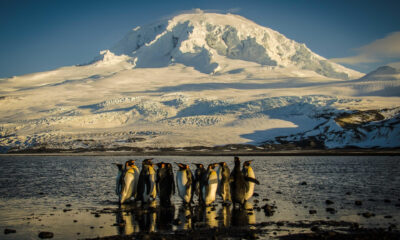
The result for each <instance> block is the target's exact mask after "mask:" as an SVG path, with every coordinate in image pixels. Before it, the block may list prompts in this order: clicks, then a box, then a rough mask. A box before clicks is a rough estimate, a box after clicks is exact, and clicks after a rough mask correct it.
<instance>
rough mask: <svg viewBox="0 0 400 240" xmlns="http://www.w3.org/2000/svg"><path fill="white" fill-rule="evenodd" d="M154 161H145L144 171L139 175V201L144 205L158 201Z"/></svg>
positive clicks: (143, 164) (143, 163)
mask: <svg viewBox="0 0 400 240" xmlns="http://www.w3.org/2000/svg"><path fill="white" fill-rule="evenodd" d="M151 160H152V159H145V160H143V162H142V171H141V172H140V175H139V183H138V200H141V201H142V204H143V203H149V202H152V201H154V200H155V199H156V197H157V189H156V171H155V170H154V164H153V163H152V162H151Z"/></svg>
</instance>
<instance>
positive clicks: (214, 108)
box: [0, 11, 400, 152]
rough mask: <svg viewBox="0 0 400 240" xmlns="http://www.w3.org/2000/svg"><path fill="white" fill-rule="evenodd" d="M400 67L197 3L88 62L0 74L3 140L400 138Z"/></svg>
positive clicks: (151, 144) (105, 143)
mask: <svg viewBox="0 0 400 240" xmlns="http://www.w3.org/2000/svg"><path fill="white" fill-rule="evenodd" d="M399 79H400V78H399V70H398V69H392V68H388V67H384V68H380V69H378V70H376V71H374V72H372V73H370V74H367V75H365V76H363V74H361V73H358V72H356V71H353V70H350V69H347V68H345V67H343V66H340V65H338V64H335V63H332V62H330V61H328V60H326V59H324V58H323V57H321V56H318V55H317V54H315V53H313V52H312V51H311V50H309V49H308V48H307V47H306V46H305V45H304V44H299V43H296V42H295V41H293V40H290V39H287V38H286V37H285V36H283V35H282V34H280V33H278V32H276V31H273V30H271V29H269V28H266V27H262V26H259V25H257V24H255V23H254V22H251V21H249V20H247V19H245V18H243V17H240V16H237V15H232V14H226V15H224V14H216V13H203V12H200V11H198V12H196V13H191V14H182V15H178V16H175V17H173V18H170V19H168V20H162V21H159V22H157V23H155V24H150V25H147V26H143V27H136V28H134V29H133V30H132V31H131V32H130V33H128V34H127V35H126V36H125V37H124V38H123V39H122V40H121V41H120V42H118V43H117V44H116V45H115V46H114V47H111V48H110V49H109V50H104V51H102V52H101V54H100V55H99V56H97V57H96V58H95V59H94V61H92V62H91V63H89V64H84V65H77V66H69V67H63V68H60V69H56V70H53V71H48V72H41V73H33V74H28V75H23V76H17V77H13V78H7V79H0V116H1V117H0V149H1V151H2V152H7V151H8V152H10V151H21V150H25V149H45V150H49V149H64V150H74V149H75V150H76V149H96V150H118V149H121V148H122V149H141V150H143V149H145V150H149V151H150V150H151V151H153V150H154V149H157V148H170V147H174V148H181V147H193V146H205V147H212V146H220V145H229V144H253V145H255V146H257V148H258V149H270V148H271V146H276V145H279V144H289V145H290V144H294V145H295V146H297V145H299V144H298V143H301V144H303V145H304V143H305V142H306V143H307V144H306V145H307V146H308V147H316V146H317V147H327V148H337V147H339V148H341V147H347V146H358V147H399V146H400V132H399V129H400V125H399V124H400V119H399V118H400V101H399V100H400V98H399V91H398V89H399V86H400V80H399ZM296 144H297V145H296ZM301 144H300V145H301Z"/></svg>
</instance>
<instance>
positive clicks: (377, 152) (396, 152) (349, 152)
mask: <svg viewBox="0 0 400 240" xmlns="http://www.w3.org/2000/svg"><path fill="white" fill-rule="evenodd" d="M0 156H400V149H318V150H281V151H235V150H230V151H226V150H225V151H214V150H209V151H201V150H197V151H196V150H168V151H165V150H159V151H65V152H64V151H58V150H57V151H51V150H50V151H23V152H22V151H21V152H12V153H1V154H0Z"/></svg>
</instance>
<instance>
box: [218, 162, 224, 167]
mask: <svg viewBox="0 0 400 240" xmlns="http://www.w3.org/2000/svg"><path fill="white" fill-rule="evenodd" d="M218 164H219V165H220V166H221V167H225V166H226V162H220V163H218Z"/></svg>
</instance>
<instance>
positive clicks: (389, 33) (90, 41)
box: [0, 0, 400, 77]
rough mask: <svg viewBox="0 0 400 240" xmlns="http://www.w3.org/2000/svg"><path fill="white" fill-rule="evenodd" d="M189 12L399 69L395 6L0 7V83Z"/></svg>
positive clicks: (221, 2)
mask: <svg viewBox="0 0 400 240" xmlns="http://www.w3.org/2000/svg"><path fill="white" fill-rule="evenodd" d="M195 8H200V9H202V10H212V11H219V12H222V13H225V12H232V13H235V14H239V15H242V16H244V17H246V18H249V19H251V20H253V21H254V22H256V23H258V24H260V25H263V26H266V27H269V28H272V29H274V30H276V31H279V32H280V33H282V34H284V35H285V36H287V37H289V38H291V39H293V40H295V41H297V42H301V43H305V44H306V45H307V46H308V47H309V48H310V49H311V50H312V51H314V52H316V53H318V54H319V55H321V56H323V57H326V58H328V59H333V60H335V61H337V62H339V63H343V64H344V65H345V66H348V67H351V68H353V69H356V70H358V71H361V72H369V71H371V70H373V69H375V68H376V67H378V66H381V65H385V64H388V63H391V62H400V49H399V48H400V33H399V32H400V14H399V12H398V11H399V9H400V1H398V0H390V1H389V0H380V1H369V0H363V1H356V0H353V1H352V0H347V1H341V0H336V1H333V0H332V1H331V0H319V1H317V0H297V1H296V0H292V1H290V0H271V1H270V0H263V1H262V0H241V1H239V0H196V1H190V0H189V1H188V0H186V1H180V0H169V1H165V0H162V1H159V0H153V1H132V0H131V1H116V0H115V1H111V0H110V1H103V0H93V1H88V0H86V1H85V0H79V1H76V0H66V1H61V0H30V1H23V0H1V1H0V77H11V76H14V75H21V74H26V73H32V72H40V71H46V70H51V69H55V68H58V67H61V66H67V65H74V64H81V63H86V62H89V61H90V60H92V59H93V58H94V57H95V56H96V55H97V54H98V52H99V51H101V50H104V49H108V48H110V47H111V46H112V45H114V44H115V43H116V42H117V41H118V40H120V39H121V38H122V37H123V36H124V35H125V34H126V33H127V32H128V31H129V30H130V29H131V28H133V27H135V26H139V25H144V24H148V23H151V22H153V21H156V20H158V19H160V18H163V17H168V16H172V15H175V14H178V13H180V12H181V11H185V10H191V9H195Z"/></svg>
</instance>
